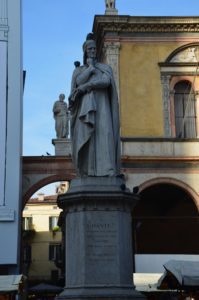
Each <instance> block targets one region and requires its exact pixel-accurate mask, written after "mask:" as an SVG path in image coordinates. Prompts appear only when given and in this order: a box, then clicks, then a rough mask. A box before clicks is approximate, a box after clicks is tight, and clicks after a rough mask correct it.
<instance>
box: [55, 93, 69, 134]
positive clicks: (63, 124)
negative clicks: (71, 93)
mask: <svg viewBox="0 0 199 300" xmlns="http://www.w3.org/2000/svg"><path fill="white" fill-rule="evenodd" d="M64 99H65V95H64V94H60V95H59V100H57V101H55V103H54V106H53V114H54V119H55V130H56V136H57V138H58V139H63V138H67V137H68V107H67V104H66V102H64Z"/></svg>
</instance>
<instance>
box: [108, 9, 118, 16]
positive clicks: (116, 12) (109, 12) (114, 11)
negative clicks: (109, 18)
mask: <svg viewBox="0 0 199 300" xmlns="http://www.w3.org/2000/svg"><path fill="white" fill-rule="evenodd" d="M105 15H118V10H117V9H116V8H107V9H106V10H105Z"/></svg>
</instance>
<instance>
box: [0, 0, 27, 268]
mask: <svg viewBox="0 0 199 300" xmlns="http://www.w3.org/2000/svg"><path fill="white" fill-rule="evenodd" d="M0 5H1V7H3V8H4V9H3V10H1V13H3V14H4V16H3V17H2V16H0V22H1V26H0V31H1V34H0V36H1V38H3V39H4V41H5V42H6V44H7V65H6V68H7V87H8V88H7V90H6V99H4V100H5V101H6V121H5V123H6V124H5V126H4V127H3V128H2V129H1V130H3V131H4V133H5V134H4V143H5V160H4V170H5V177H4V191H3V202H2V200H1V203H0V228H1V230H0V240H1V241H3V243H1V251H0V264H7V265H11V264H12V265H15V271H14V272H16V273H17V272H18V263H19V251H18V249H19V247H18V245H19V226H20V224H19V223H20V219H19V217H20V214H19V210H20V202H21V201H20V200H21V154H22V53H21V51H22V49H21V0H16V1H13V0H7V1H5V0H0ZM3 23H4V24H3ZM6 24H7V25H8V28H9V30H8V28H6V27H5V25H6ZM0 159H2V157H1V158H0ZM1 180H2V178H1ZM8 272H10V271H9V270H8ZM12 272H13V268H12Z"/></svg>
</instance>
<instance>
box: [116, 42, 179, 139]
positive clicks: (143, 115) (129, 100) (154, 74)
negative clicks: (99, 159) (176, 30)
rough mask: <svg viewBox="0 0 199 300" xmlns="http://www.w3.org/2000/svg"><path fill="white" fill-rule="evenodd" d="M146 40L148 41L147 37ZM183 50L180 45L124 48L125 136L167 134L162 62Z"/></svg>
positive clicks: (127, 44)
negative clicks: (164, 120)
mask: <svg viewBox="0 0 199 300" xmlns="http://www.w3.org/2000/svg"><path fill="white" fill-rule="evenodd" d="M143 41H144V38H143ZM177 47H179V45H178V44H176V42H173V43H172V42H169V43H166V42H164V43H161V42H159V43H157V42H154V43H153V42H148V43H146V42H143V43H141V42H140V43H138V42H125V43H122V44H121V48H120V63H119V72H120V109H121V111H120V113H121V135H122V136H125V137H131V136H134V137H152V136H153V137H162V136H163V135H164V128H163V125H164V122H163V107H162V86H161V76H160V68H159V65H158V63H159V62H164V61H165V59H166V58H167V57H168V56H169V54H170V53H171V52H172V51H174V49H176V48H177Z"/></svg>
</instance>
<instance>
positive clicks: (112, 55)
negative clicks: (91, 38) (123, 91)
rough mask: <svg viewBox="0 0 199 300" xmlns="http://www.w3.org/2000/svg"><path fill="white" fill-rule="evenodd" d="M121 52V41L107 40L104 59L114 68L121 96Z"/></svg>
mask: <svg viewBox="0 0 199 300" xmlns="http://www.w3.org/2000/svg"><path fill="white" fill-rule="evenodd" d="M119 54H120V43H119V42H105V43H104V48H103V61H104V62H105V63H107V64H108V65H109V66H111V68H112V69H113V74H114V78H115V83H116V87H117V93H118V97H119V95H120V94H119V92H120V87H119Z"/></svg>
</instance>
